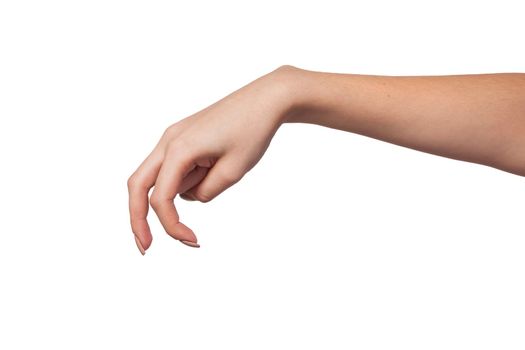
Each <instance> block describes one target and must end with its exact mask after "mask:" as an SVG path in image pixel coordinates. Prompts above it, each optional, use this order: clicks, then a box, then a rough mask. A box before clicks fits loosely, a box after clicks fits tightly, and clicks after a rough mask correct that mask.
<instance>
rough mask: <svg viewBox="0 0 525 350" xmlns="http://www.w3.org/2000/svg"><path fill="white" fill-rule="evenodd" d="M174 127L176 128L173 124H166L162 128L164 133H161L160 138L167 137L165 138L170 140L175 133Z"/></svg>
mask: <svg viewBox="0 0 525 350" xmlns="http://www.w3.org/2000/svg"><path fill="white" fill-rule="evenodd" d="M175 129H176V127H175V124H173V125H170V126H168V127H167V128H166V129H165V130H164V133H163V134H162V138H164V139H167V140H170V139H172V138H173V137H175V133H176V130H175Z"/></svg>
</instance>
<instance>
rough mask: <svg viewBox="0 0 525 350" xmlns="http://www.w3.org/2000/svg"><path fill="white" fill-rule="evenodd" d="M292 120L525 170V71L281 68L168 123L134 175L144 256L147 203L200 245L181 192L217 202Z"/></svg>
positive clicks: (134, 211)
mask: <svg viewBox="0 0 525 350" xmlns="http://www.w3.org/2000/svg"><path fill="white" fill-rule="evenodd" d="M285 122H305V123H314V124H319V125H323V126H327V127H331V128H336V129H341V130H346V131H350V132H354V133H359V134H362V135H366V136H369V137H373V138H376V139H381V140H384V141H387V142H391V143H395V144H398V145H402V146H406V147H410V148H414V149H418V150H421V151H424V152H429V153H433V154H438V155H442V156H445V157H450V158H455V159H461V160H465V161H470V162H476V163H480V164H485V165H489V166H492V167H495V168H499V169H502V170H505V171H508V172H512V173H515V174H519V175H522V176H525V74H518V73H515V74H511V73H506V74H480V75H456V76H420V77H395V76H373V75H357V74H333V73H321V72H312V71H306V70H302V69H298V68H294V67H291V66H283V67H281V68H279V69H277V70H275V71H273V72H271V73H269V74H267V75H264V76H262V77H260V78H259V79H256V80H254V81H253V82H251V83H250V84H248V85H246V86H244V87H242V88H241V89H239V90H237V91H235V92H233V93H232V94H230V95H228V96H226V97H225V98H223V99H222V100H220V101H217V102H216V103H214V104H212V105H210V106H209V107H207V108H205V109H203V110H201V111H199V112H197V113H195V114H193V115H191V116H189V117H187V118H184V119H182V120H180V121H178V122H177V123H175V124H173V125H171V126H170V127H168V128H167V129H166V131H165V132H164V134H163V135H162V137H161V138H160V140H159V142H158V143H157V145H156V146H155V148H154V149H153V151H152V152H151V153H150V154H149V156H148V157H147V158H146V159H145V160H144V161H143V162H142V164H141V165H140V166H139V167H138V169H137V170H136V171H135V172H134V173H133V174H132V175H131V177H130V178H129V180H128V188H129V210H130V219H131V227H132V231H133V233H134V235H135V240H136V243H137V246H138V247H139V249H140V251H141V253H143V254H144V253H145V250H147V249H148V248H149V246H150V245H151V242H152V235H151V232H150V227H149V224H148V222H147V213H148V210H149V207H150V205H151V207H152V208H153V209H154V210H155V213H156V214H157V216H158V218H159V220H160V222H161V223H162V225H163V227H164V229H165V230H166V232H167V233H168V234H169V235H170V236H172V237H173V238H175V239H178V240H180V241H181V242H182V243H184V244H186V245H189V246H192V247H199V244H198V243H197V237H196V235H195V234H194V232H193V231H192V230H191V229H190V228H189V227H188V226H186V225H184V224H183V223H182V222H181V221H180V220H179V214H178V212H177V209H176V207H175V203H174V199H175V197H176V196H177V195H180V197H181V198H183V199H186V200H197V201H201V202H208V201H210V200H212V199H213V198H215V197H216V196H217V195H219V194H220V193H221V192H222V191H224V190H226V189H227V188H228V187H230V186H232V185H233V184H235V183H236V182H237V181H239V180H241V178H242V177H243V176H244V174H246V173H247V172H248V171H249V170H250V169H251V168H252V167H253V166H255V164H257V162H258V161H259V159H260V158H261V157H262V156H263V154H264V152H265V151H266V149H267V147H268V145H269V144H270V141H271V139H272V137H273V135H274V134H275V132H276V131H277V130H278V129H279V127H280V125H281V124H282V123H285ZM151 188H153V191H152V192H151V195H150V190H151Z"/></svg>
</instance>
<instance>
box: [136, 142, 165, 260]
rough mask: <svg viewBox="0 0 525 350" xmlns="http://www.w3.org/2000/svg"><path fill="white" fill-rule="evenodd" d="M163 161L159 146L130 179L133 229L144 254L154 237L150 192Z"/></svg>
mask: <svg viewBox="0 0 525 350" xmlns="http://www.w3.org/2000/svg"><path fill="white" fill-rule="evenodd" d="M161 163H162V154H161V153H160V151H159V149H158V147H157V148H155V149H154V150H153V152H152V153H151V154H150V155H149V156H148V157H147V158H146V159H145V160H144V161H143V162H142V164H141V165H140V166H139V167H138V169H137V170H136V171H135V172H134V173H133V175H131V177H130V178H129V180H128V193H129V216H130V223H131V230H132V231H133V234H134V235H135V241H136V243H137V246H138V248H139V250H140V252H141V253H142V255H144V253H145V250H146V249H148V248H149V246H150V245H151V241H152V239H153V237H152V235H151V230H150V227H149V224H148V221H147V215H148V209H149V200H148V192H149V190H150V189H151V187H153V185H154V184H155V179H156V178H157V174H158V172H159V169H160V165H161Z"/></svg>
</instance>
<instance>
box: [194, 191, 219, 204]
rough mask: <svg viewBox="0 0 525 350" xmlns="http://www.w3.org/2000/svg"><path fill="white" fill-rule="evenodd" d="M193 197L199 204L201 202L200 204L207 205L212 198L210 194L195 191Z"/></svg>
mask: <svg viewBox="0 0 525 350" xmlns="http://www.w3.org/2000/svg"><path fill="white" fill-rule="evenodd" d="M194 197H195V198H196V199H197V200H198V201H199V202H202V203H208V202H209V201H211V200H212V199H213V198H214V197H213V196H212V195H211V194H210V193H208V192H205V191H197V192H195V194H194Z"/></svg>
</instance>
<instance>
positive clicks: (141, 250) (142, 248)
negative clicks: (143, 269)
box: [135, 236, 146, 255]
mask: <svg viewBox="0 0 525 350" xmlns="http://www.w3.org/2000/svg"><path fill="white" fill-rule="evenodd" d="M135 243H137V248H139V251H140V254H142V255H144V254H146V251H145V250H144V247H142V243H140V240H139V239H138V238H137V236H135Z"/></svg>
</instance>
